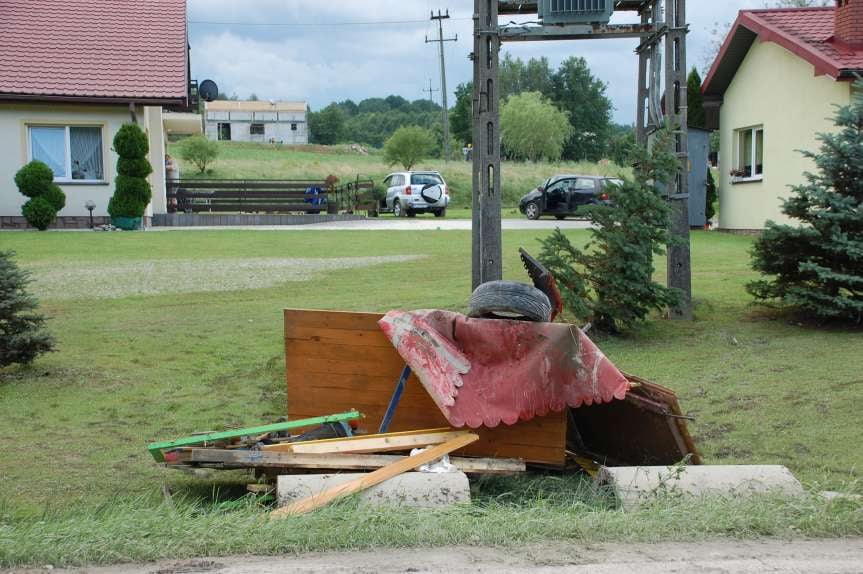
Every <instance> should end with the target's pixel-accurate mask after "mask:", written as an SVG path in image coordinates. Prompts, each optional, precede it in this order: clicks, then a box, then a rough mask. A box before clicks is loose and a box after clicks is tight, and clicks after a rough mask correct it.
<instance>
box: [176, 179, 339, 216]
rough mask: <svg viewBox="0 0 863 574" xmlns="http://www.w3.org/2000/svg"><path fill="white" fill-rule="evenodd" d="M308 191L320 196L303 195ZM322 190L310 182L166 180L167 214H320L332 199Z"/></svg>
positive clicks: (318, 185) (320, 184) (314, 182)
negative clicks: (315, 188) (180, 212)
mask: <svg viewBox="0 0 863 574" xmlns="http://www.w3.org/2000/svg"><path fill="white" fill-rule="evenodd" d="M309 187H317V188H319V189H320V190H321V193H320V194H318V195H314V196H312V195H306V190H307V189H308V188H309ZM325 189H326V187H325V184H324V182H322V181H313V180H225V179H217V180H208V179H192V180H186V179H182V180H169V181H168V205H169V211H182V212H187V213H202V212H218V213H229V212H237V213H290V212H298V211H299V212H303V213H319V212H321V211H326V209H327V202H328V201H332V199H333V198H330V197H328V194H327V193H326V192H325V191H324V190H325ZM309 198H314V199H315V200H316V201H317V203H309V202H307V201H306V200H307V199H309Z"/></svg>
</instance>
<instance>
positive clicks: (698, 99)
mask: <svg viewBox="0 0 863 574" xmlns="http://www.w3.org/2000/svg"><path fill="white" fill-rule="evenodd" d="M686 86H687V89H686V91H687V104H686V105H687V106H688V107H687V114H688V118H689V119H688V121H687V123H688V124H689V127H691V128H706V127H707V116H706V115H705V114H704V96H703V95H702V94H701V75H700V74H699V73H698V69H697V68H695V67H693V68H692V71H691V72H689V77H688V78H687V80H686Z"/></svg>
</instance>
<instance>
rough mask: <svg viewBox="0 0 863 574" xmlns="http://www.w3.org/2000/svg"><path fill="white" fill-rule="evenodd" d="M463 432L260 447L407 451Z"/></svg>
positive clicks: (329, 451) (325, 451) (318, 451)
mask: <svg viewBox="0 0 863 574" xmlns="http://www.w3.org/2000/svg"><path fill="white" fill-rule="evenodd" d="M466 434H468V432H467V431H457V430H453V429H443V430H442V431H441V430H433V431H429V432H425V431H419V432H413V431H407V432H401V433H391V434H383V435H371V436H357V437H350V438H336V439H326V440H315V441H303V442H291V443H282V444H272V445H266V446H264V447H262V448H261V450H264V451H275V452H295V453H297V454H339V453H346V454H366V453H374V452H390V451H397V450H410V449H413V448H417V447H425V446H429V445H433V444H442V443H445V442H447V441H448V440H452V439H454V438H458V437H460V436H464V435H466Z"/></svg>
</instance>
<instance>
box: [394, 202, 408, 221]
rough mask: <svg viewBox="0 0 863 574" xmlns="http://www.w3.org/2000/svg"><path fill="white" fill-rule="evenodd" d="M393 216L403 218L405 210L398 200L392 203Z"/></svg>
mask: <svg viewBox="0 0 863 574" xmlns="http://www.w3.org/2000/svg"><path fill="white" fill-rule="evenodd" d="M393 215H395V216H396V217H404V216H405V209H404V207H402V202H401V200H400V199H396V200H395V201H393Z"/></svg>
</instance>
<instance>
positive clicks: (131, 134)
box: [108, 124, 152, 217]
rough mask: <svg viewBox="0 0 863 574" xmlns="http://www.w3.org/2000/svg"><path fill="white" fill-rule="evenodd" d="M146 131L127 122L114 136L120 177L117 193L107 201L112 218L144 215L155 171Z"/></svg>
mask: <svg viewBox="0 0 863 574" xmlns="http://www.w3.org/2000/svg"><path fill="white" fill-rule="evenodd" d="M149 150H150V145H149V143H148V142H147V134H145V133H144V131H143V130H142V129H141V128H140V127H138V125H137V124H124V125H123V127H121V128H120V129H119V130H118V131H117V135H116V136H114V151H115V152H117V155H118V156H120V158H119V159H118V160H117V173H118V175H117V177H116V179H115V180H114V196H113V197H111V201H109V202H108V213H109V214H110V215H111V217H141V216H142V215H144V211H145V210H146V209H147V204H149V203H150V198H151V197H152V191H151V190H150V183H149V182H148V181H147V176H148V175H149V174H150V172H151V171H152V167H151V166H150V162H149V161H148V160H147V153H148V152H149Z"/></svg>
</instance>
